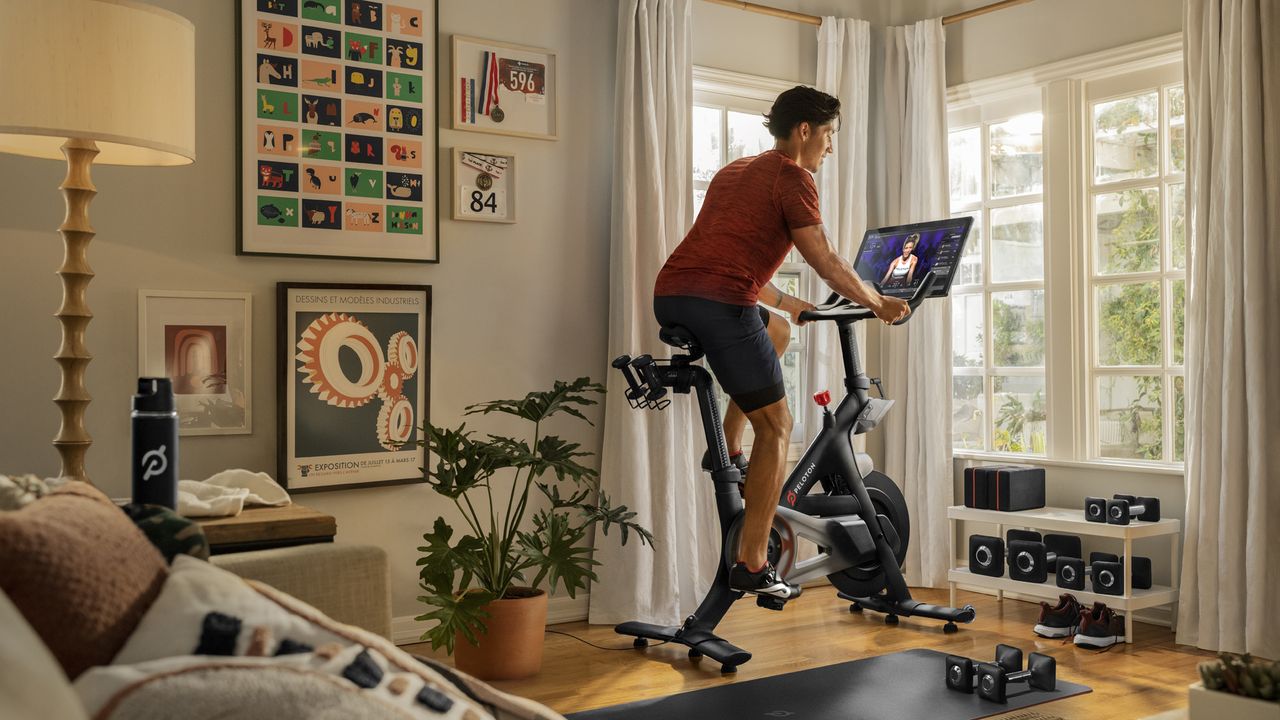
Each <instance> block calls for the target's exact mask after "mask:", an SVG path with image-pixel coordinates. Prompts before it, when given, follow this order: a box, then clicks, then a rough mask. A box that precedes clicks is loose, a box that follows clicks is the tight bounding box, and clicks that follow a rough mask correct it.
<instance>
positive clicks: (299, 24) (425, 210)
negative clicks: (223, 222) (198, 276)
mask: <svg viewBox="0 0 1280 720" xmlns="http://www.w3.org/2000/svg"><path fill="white" fill-rule="evenodd" d="M236 13H237V20H238V22H237V24H236V27H237V32H236V40H237V52H236V59H237V73H236V76H237V78H238V82H239V92H238V93H237V115H236V123H237V140H238V145H239V162H240V165H239V169H238V172H237V175H236V177H237V186H238V188H239V193H238V196H239V205H238V210H237V212H238V219H239V222H238V228H237V229H238V242H237V246H236V250H237V252H238V253H239V254H241V255H290V256H299V255H300V256H308V257H324V258H341V259H356V260H398V261H404V262H439V259H440V236H439V223H438V222H437V220H438V216H439V202H440V201H439V195H440V194H439V192H437V188H438V187H439V185H438V174H439V172H438V166H439V164H440V163H439V162H437V159H436V157H437V155H436V153H437V151H436V148H437V147H439V142H438V140H439V126H440V118H439V112H438V111H437V106H438V101H437V93H436V82H437V80H436V78H437V71H438V69H439V68H438V65H437V60H436V58H437V56H438V54H439V53H437V44H438V40H437V37H438V33H437V28H438V27H439V3H438V0H389V1H388V2H374V1H372V0H236Z"/></svg>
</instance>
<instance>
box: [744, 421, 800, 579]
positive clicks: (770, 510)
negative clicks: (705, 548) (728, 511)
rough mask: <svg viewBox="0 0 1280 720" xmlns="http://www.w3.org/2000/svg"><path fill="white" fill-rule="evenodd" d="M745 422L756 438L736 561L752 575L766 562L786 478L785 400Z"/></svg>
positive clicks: (788, 437) (788, 431)
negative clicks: (770, 533)
mask: <svg viewBox="0 0 1280 720" xmlns="http://www.w3.org/2000/svg"><path fill="white" fill-rule="evenodd" d="M747 419H748V420H750V421H751V428H752V429H753V430H754V431H755V434H756V438H755V442H754V443H753V444H752V449H751V482H749V483H747V489H746V505H747V509H746V517H745V518H744V519H743V523H742V539H741V542H740V544H739V545H738V557H737V561H738V562H741V563H743V564H745V565H746V566H747V569H748V570H752V571H755V570H759V569H760V568H762V567H764V564H765V562H766V559H767V558H766V554H767V550H768V547H769V531H770V529H771V528H772V527H773V515H774V510H775V509H776V508H777V506H778V498H779V496H780V495H781V493H782V483H783V480H784V479H785V477H784V476H785V474H786V465H787V446H788V445H789V444H790V442H791V423H792V419H791V411H790V409H788V407H787V399H786V398H783V399H781V400H779V401H777V402H775V403H772V404H770V405H766V406H764V407H762V408H760V409H759V410H754V411H752V412H751V413H749V414H748V415H747Z"/></svg>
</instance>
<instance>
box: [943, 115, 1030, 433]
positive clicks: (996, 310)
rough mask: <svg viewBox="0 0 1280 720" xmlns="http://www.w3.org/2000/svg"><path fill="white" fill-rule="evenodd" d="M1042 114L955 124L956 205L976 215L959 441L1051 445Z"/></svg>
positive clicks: (969, 255) (956, 425)
mask: <svg viewBox="0 0 1280 720" xmlns="http://www.w3.org/2000/svg"><path fill="white" fill-rule="evenodd" d="M1031 104H1035V103H1031ZM1043 122H1044V121H1043V116H1042V114H1041V113H1040V111H1039V110H1038V109H1032V110H1029V111H1026V112H1018V113H1017V114H1012V115H1008V116H1004V117H998V118H994V119H991V120H981V121H979V122H977V124H974V125H972V126H971V127H960V128H955V129H953V130H951V132H950V138H949V140H950V142H949V146H950V147H949V154H950V164H951V166H950V179H951V211H952V214H953V215H954V216H966V215H967V216H970V217H972V218H973V230H972V231H971V233H970V235H969V242H968V243H967V244H966V246H965V252H964V255H963V256H962V257H961V259H960V268H959V273H958V275H957V276H956V279H955V286H954V289H953V293H954V298H953V299H952V305H951V307H952V311H951V312H952V332H951V338H952V359H953V362H952V364H953V366H954V378H953V381H952V396H953V405H952V408H953V418H952V444H953V446H954V447H956V448H962V449H968V450H990V451H996V452H1007V453H1017V454H1028V455H1043V454H1044V453H1045V438H1046V433H1047V430H1046V425H1047V415H1046V412H1045V403H1046V388H1045V290H1044V222H1043V218H1044V210H1043V205H1044V201H1043V192H1044V149H1043V142H1042V126H1043ZM988 328H990V330H988Z"/></svg>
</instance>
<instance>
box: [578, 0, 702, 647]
mask: <svg viewBox="0 0 1280 720" xmlns="http://www.w3.org/2000/svg"><path fill="white" fill-rule="evenodd" d="M691 2H692V0H624V2H622V3H621V7H620V8H619V17H618V59H617V85H616V89H615V92H616V102H615V105H614V122H615V125H616V131H615V134H614V177H613V227H612V236H611V241H610V259H609V262H610V298H609V353H610V357H616V356H617V355H621V354H624V353H627V354H631V355H638V354H640V353H650V354H652V355H653V356H654V357H665V356H668V355H669V353H668V351H669V350H671V348H669V347H667V346H665V345H663V344H661V342H659V340H658V324H657V321H656V320H654V317H653V283H654V279H655V278H656V277H657V275H658V270H659V269H661V268H662V264H663V263H664V262H666V259H667V256H668V255H670V254H671V252H672V251H673V250H674V249H675V247H676V245H678V244H679V243H680V241H681V240H682V239H684V234H685V231H686V230H687V229H688V227H689V225H690V224H691V222H692V219H693V217H692V213H693V205H692V200H693V195H692V189H691V183H692V180H691V177H692V173H693V170H692V164H691V163H692V161H691V152H692V150H691V146H690V128H691V124H692V120H691V113H692V108H693V66H692V63H691V60H690V54H689V52H690V45H691V25H692V17H691V11H690V7H691ZM625 389H626V383H625V381H624V380H623V379H622V376H621V375H620V374H619V373H618V372H617V371H615V370H613V369H610V370H609V376H608V390H609V392H608V394H607V395H606V399H605V419H604V448H603V451H602V453H601V473H600V475H601V488H602V489H603V490H604V491H605V492H607V493H608V494H609V495H610V497H611V498H612V499H613V500H614V502H616V503H621V504H625V505H627V506H628V507H630V508H631V509H632V510H635V511H636V513H637V516H636V521H637V522H639V523H640V524H641V525H643V526H644V527H646V528H648V529H650V530H651V531H652V532H653V534H654V537H655V539H656V547H655V548H654V549H653V550H650V549H649V548H648V547H642V546H641V545H640V543H639V542H638V541H637V540H636V538H635V537H634V536H633V537H632V538H631V540H630V541H629V542H628V543H627V545H626V547H621V546H620V544H619V542H618V535H617V533H616V531H615V532H611V533H610V534H609V535H608V536H604V535H602V534H599V533H597V537H596V542H595V559H596V560H598V561H599V562H600V563H601V564H600V565H599V566H598V567H597V568H596V572H597V573H598V575H599V580H598V581H597V582H595V583H594V584H593V585H592V587H591V600H590V622H592V623H617V622H622V621H624V620H641V621H644V622H661V623H674V622H679V621H680V620H681V619H683V618H684V617H685V616H686V615H688V614H689V613H690V612H692V611H693V610H694V609H695V608H696V607H697V604H698V601H699V600H700V599H701V596H702V594H703V593H704V592H705V591H706V589H707V586H708V585H709V584H710V582H711V579H712V578H713V577H714V576H715V570H716V562H717V560H718V557H719V549H720V531H719V526H718V523H717V520H716V515H715V505H714V501H713V498H712V491H711V487H710V481H709V480H708V479H707V478H706V477H705V476H703V474H702V473H701V471H700V469H699V468H698V464H697V463H698V458H700V457H701V454H702V451H703V449H704V442H703V440H702V432H701V429H700V428H701V425H700V423H699V421H698V411H697V402H696V400H695V398H694V396H693V395H677V396H675V397H674V398H673V401H672V403H671V406H670V407H668V408H667V409H666V410H663V411H661V412H655V411H638V410H633V409H631V407H630V406H629V405H628V404H627V401H626V398H625V397H624V396H623V393H624V391H625Z"/></svg>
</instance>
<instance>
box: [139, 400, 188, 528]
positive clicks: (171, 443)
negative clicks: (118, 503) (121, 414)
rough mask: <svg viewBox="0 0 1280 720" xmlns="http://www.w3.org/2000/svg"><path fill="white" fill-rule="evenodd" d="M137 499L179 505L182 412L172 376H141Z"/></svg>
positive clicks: (166, 504) (155, 503)
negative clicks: (175, 405)
mask: <svg viewBox="0 0 1280 720" xmlns="http://www.w3.org/2000/svg"><path fill="white" fill-rule="evenodd" d="M132 418H133V501H134V502H135V503H139V504H146V505H163V506H165V507H167V508H169V509H171V510H173V509H177V505H178V411H177V409H176V408H175V407H174V402H173V384H172V383H171V382H170V381H169V378H145V377H144V378H138V394H137V395H134V396H133V415H132Z"/></svg>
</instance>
